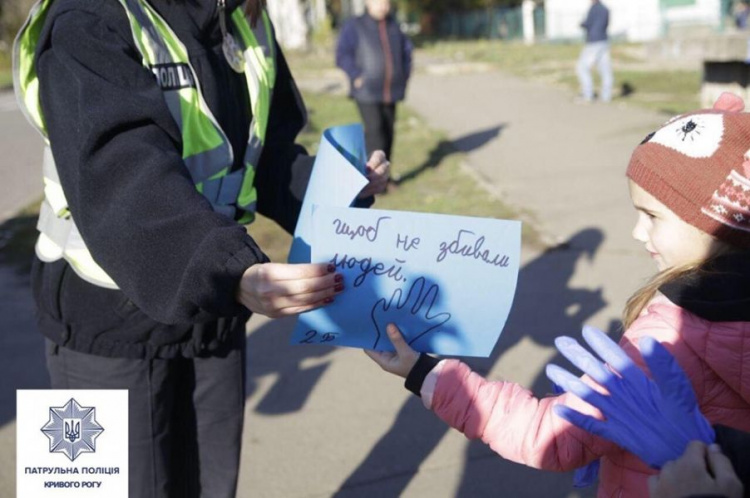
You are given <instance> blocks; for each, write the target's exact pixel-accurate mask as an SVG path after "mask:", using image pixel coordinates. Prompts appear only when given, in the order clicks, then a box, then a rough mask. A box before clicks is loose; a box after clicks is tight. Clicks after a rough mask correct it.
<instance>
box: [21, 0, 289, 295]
mask: <svg viewBox="0 0 750 498" xmlns="http://www.w3.org/2000/svg"><path fill="white" fill-rule="evenodd" d="M53 1H54V0H39V1H38V2H37V3H36V4H35V5H34V7H33V8H32V10H31V12H30V14H29V17H28V19H27V20H26V23H25V24H24V26H23V27H22V28H21V30H20V32H19V34H18V36H17V37H16V41H15V44H14V47H13V78H14V87H15V91H16V96H17V98H18V101H19V104H20V107H21V109H22V110H23V112H24V114H25V115H26V117H27V119H28V120H29V122H31V124H32V125H34V127H36V128H37V130H39V132H40V133H41V135H42V137H43V138H44V140H45V144H46V146H45V152H44V164H43V172H44V201H43V202H42V206H41V210H40V214H39V223H38V225H37V228H38V229H39V232H40V235H39V238H38V240H37V243H36V253H37V255H38V256H39V258H40V259H41V260H42V261H46V262H51V261H57V260H59V259H60V258H65V259H66V260H67V261H68V262H69V263H70V264H71V267H72V268H73V269H74V270H75V271H76V273H77V274H78V275H79V276H80V277H81V278H83V279H85V280H87V281H88V282H91V283H93V284H96V285H99V286H102V287H106V288H111V289H116V288H117V284H115V282H114V281H113V280H112V279H111V278H110V277H109V276H108V275H107V274H106V272H105V271H104V270H103V269H102V268H101V267H100V266H99V265H98V264H97V263H96V261H94V259H93V257H92V256H91V253H90V252H89V250H88V248H87V247H86V244H85V243H84V241H83V239H82V237H81V235H80V233H79V231H78V229H77V227H76V225H75V221H74V217H73V215H72V213H70V211H69V210H68V203H67V200H66V199H65V193H64V191H63V188H62V186H61V185H60V180H59V177H58V174H57V168H56V166H55V163H54V159H53V158H52V153H51V151H50V147H49V140H48V137H47V131H46V127H45V122H44V115H43V113H42V109H41V106H40V103H39V80H38V77H37V74H36V69H35V65H34V53H35V50H36V46H37V43H38V40H39V36H40V33H41V31H42V27H43V26H44V22H45V19H46V17H47V13H48V12H49V8H50V6H51V4H52V2H53ZM119 2H120V4H121V5H122V7H123V8H124V9H125V12H126V13H127V17H128V20H129V22H130V29H131V32H132V34H133V40H134V42H135V45H136V47H137V48H138V51H139V52H140V55H141V58H142V63H143V66H144V67H146V68H147V69H149V70H150V71H151V72H152V73H153V74H154V78H155V80H156V82H157V84H159V86H160V87H161V89H162V93H163V95H164V99H165V101H166V103H167V106H168V108H169V110H170V113H171V114H172V117H173V118H174V120H175V122H176V123H177V125H178V127H179V129H180V131H181V134H182V158H183V160H184V162H185V166H186V167H187V169H188V171H189V172H190V176H191V178H192V179H193V182H194V183H195V186H196V188H197V189H198V191H199V192H201V194H202V195H203V196H204V197H206V199H208V201H209V202H210V203H211V206H212V207H213V209H214V211H216V212H218V213H222V214H224V215H226V216H228V217H231V218H236V219H238V221H239V223H243V224H246V223H250V222H252V221H253V219H254V217H255V208H256V203H257V193H256V190H255V187H254V179H255V168H256V166H257V164H258V161H259V159H260V155H261V152H262V150H263V144H264V143H265V138H266V128H267V125H268V118H269V113H270V106H271V98H272V95H273V87H274V83H275V79H276V54H275V45H274V35H273V28H272V26H271V22H270V20H269V18H268V14H267V13H266V12H265V11H263V12H262V15H261V18H260V19H259V21H258V22H257V25H256V26H255V27H251V26H250V24H249V22H248V21H247V19H246V17H245V14H244V11H243V9H242V7H238V8H236V9H235V10H234V11H233V12H231V13H230V14H229V18H230V19H231V26H232V28H233V32H234V34H235V40H236V43H237V49H238V51H239V52H241V57H240V54H239V53H238V54H237V56H238V59H239V60H240V62H244V64H241V65H242V66H243V67H244V71H243V73H244V74H245V79H246V82H247V90H248V94H249V99H250V102H251V106H252V114H253V117H252V122H251V124H250V132H249V139H248V143H247V147H246V149H245V156H244V158H243V160H244V161H243V162H244V165H245V167H244V168H242V169H239V170H237V171H231V168H232V164H234V153H233V151H232V147H231V144H230V143H229V140H228V139H227V136H226V134H225V133H224V131H223V130H222V129H221V127H220V126H219V124H218V122H217V121H216V119H215V118H214V116H213V114H212V113H211V110H210V109H209V108H208V105H207V104H206V101H205V99H204V98H203V95H202V93H201V89H200V81H198V78H197V77H196V73H195V71H194V70H193V68H192V66H191V64H190V60H189V58H188V52H187V50H186V49H185V46H184V45H183V43H182V42H181V41H180V40H179V38H178V37H177V35H176V34H175V33H174V32H173V31H172V29H171V28H170V27H169V25H168V24H167V23H166V22H165V21H164V19H163V18H162V17H161V16H160V15H159V14H158V13H157V12H156V11H155V10H154V9H153V7H151V5H149V3H148V1H147V0H119Z"/></svg>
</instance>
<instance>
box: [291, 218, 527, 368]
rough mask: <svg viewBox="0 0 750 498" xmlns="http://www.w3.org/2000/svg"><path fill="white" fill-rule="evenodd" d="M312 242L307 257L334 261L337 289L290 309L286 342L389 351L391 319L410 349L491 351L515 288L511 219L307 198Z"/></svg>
mask: <svg viewBox="0 0 750 498" xmlns="http://www.w3.org/2000/svg"><path fill="white" fill-rule="evenodd" d="M312 242H313V244H312V261H314V262H331V263H333V264H335V265H336V270H337V271H338V272H340V273H342V274H343V275H344V284H345V286H346V288H345V290H344V292H343V293H341V294H340V295H339V296H337V297H336V300H335V301H334V303H332V304H330V305H328V306H325V307H323V308H319V309H316V310H313V311H310V312H307V313H303V314H302V315H300V317H299V320H298V323H297V327H296V329H295V331H294V333H293V336H292V343H295V344H327V345H337V346H351V347H357V348H366V349H376V350H380V351H392V350H393V348H392V346H391V344H390V341H389V340H388V338H387V337H386V334H385V327H386V325H387V324H388V323H391V322H392V323H395V324H397V325H398V326H399V327H400V328H401V331H402V332H403V333H404V335H405V337H406V339H407V341H408V342H409V344H411V346H412V347H413V348H414V349H416V350H417V351H422V352H429V353H437V354H444V355H462V356H484V357H486V356H489V355H490V353H491V352H492V348H493V347H494V345H495V343H496V342H497V339H498V338H499V337H500V333H501V332H502V329H503V327H504V325H505V321H506V320H507V318H508V314H509V312H510V308H511V304H512V303H513V296H514V294H515V290H516V282H517V278H518V270H519V263H520V252H521V223H520V222H519V221H505V220H495V219H485V218H472V217H465V216H449V215H439V214H427V213H411V212H403V211H383V210H375V209H349V208H341V207H332V206H315V209H314V217H313V239H312Z"/></svg>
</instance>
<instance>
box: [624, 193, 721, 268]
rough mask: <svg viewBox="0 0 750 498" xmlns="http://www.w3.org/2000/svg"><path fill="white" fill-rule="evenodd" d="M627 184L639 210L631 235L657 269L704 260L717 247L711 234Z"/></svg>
mask: <svg viewBox="0 0 750 498" xmlns="http://www.w3.org/2000/svg"><path fill="white" fill-rule="evenodd" d="M628 183H629V185H630V198H631V199H632V200H633V206H635V210H636V211H638V220H637V221H636V224H635V227H633V238H634V239H635V240H637V241H639V242H643V244H644V245H645V246H646V250H647V251H648V252H649V253H650V254H651V257H652V258H653V259H654V261H655V262H656V266H657V267H658V268H659V271H662V270H666V269H667V268H672V267H676V266H682V265H686V264H690V263H697V262H700V261H703V260H705V259H706V258H708V257H709V256H711V255H713V254H714V252H715V251H717V250H718V247H719V245H720V244H719V243H718V242H717V241H716V240H715V239H714V238H713V237H711V236H710V235H708V234H707V233H705V232H702V231H700V230H698V229H697V228H695V227H694V226H692V225H689V224H687V223H686V222H684V221H683V220H682V218H680V217H679V216H677V215H676V214H674V213H673V212H672V211H671V210H670V209H669V208H668V207H667V206H665V205H664V204H662V203H661V202H660V201H658V200H657V199H656V198H655V197H654V196H653V195H651V194H649V193H648V192H646V191H645V190H643V189H642V188H641V187H639V186H638V185H636V184H635V183H633V181H632V180H631V181H629V182H628Z"/></svg>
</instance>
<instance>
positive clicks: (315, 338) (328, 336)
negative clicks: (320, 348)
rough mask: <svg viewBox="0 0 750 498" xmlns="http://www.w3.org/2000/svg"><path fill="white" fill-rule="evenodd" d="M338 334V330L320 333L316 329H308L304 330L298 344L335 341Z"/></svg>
mask: <svg viewBox="0 0 750 498" xmlns="http://www.w3.org/2000/svg"><path fill="white" fill-rule="evenodd" d="M338 336H339V333H338V332H324V333H322V334H321V333H320V332H318V331H317V330H308V331H307V332H305V338H304V339H302V340H301V341H299V343H300V344H324V343H326V342H332V341H335V340H336V339H337V338H338Z"/></svg>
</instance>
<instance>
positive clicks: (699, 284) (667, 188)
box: [367, 94, 750, 498]
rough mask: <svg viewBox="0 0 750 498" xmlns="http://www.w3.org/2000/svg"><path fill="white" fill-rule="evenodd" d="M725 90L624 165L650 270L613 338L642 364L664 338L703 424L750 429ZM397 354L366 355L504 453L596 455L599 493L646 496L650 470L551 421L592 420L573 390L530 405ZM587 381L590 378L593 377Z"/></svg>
mask: <svg viewBox="0 0 750 498" xmlns="http://www.w3.org/2000/svg"><path fill="white" fill-rule="evenodd" d="M743 109H744V104H743V102H742V100H741V99H740V98H739V97H736V96H734V95H730V94H723V95H722V96H721V97H720V98H719V100H718V101H717V103H716V104H715V105H714V108H713V109H711V110H703V111H698V112H695V113H691V114H687V115H683V116H678V117H676V118H674V119H672V120H671V121H669V122H668V123H667V124H666V125H664V126H663V127H662V128H661V129H659V130H658V131H656V132H654V133H651V134H650V135H648V136H647V137H646V139H644V141H643V142H642V143H641V144H640V145H639V146H638V147H636V149H635V151H634V152H633V155H632V158H631V160H630V164H629V166H628V170H627V176H628V178H629V184H630V195H631V197H632V200H633V204H634V206H635V209H636V211H637V212H638V220H637V222H636V225H635V228H634V229H633V237H634V238H635V239H636V240H638V241H639V242H642V243H643V244H644V246H645V249H646V250H647V251H648V252H649V254H650V255H651V257H652V258H653V259H654V261H655V263H656V266H657V268H658V269H659V273H658V274H657V275H656V276H655V277H654V278H653V279H652V280H651V282H650V283H648V284H647V285H646V286H645V287H644V288H643V289H641V290H639V291H638V292H637V293H636V294H635V295H634V296H633V297H632V298H631V299H630V300H629V301H628V303H627V306H626V309H625V314H624V315H625V316H624V325H625V328H626V331H625V334H624V336H623V338H622V340H621V342H620V345H621V346H622V348H623V349H624V350H625V351H626V353H627V354H628V355H629V356H630V357H631V358H632V359H633V360H634V361H635V362H636V363H637V364H638V365H639V366H640V367H641V368H643V367H644V364H643V361H642V358H641V356H640V353H639V352H638V349H637V344H638V339H639V338H640V337H642V336H645V335H649V336H652V337H654V338H656V339H657V340H658V341H660V342H661V343H663V344H664V345H665V346H666V347H667V348H668V349H669V350H670V351H671V352H672V354H673V355H674V356H675V357H676V359H677V361H678V362H679V364H680V365H681V367H682V368H683V369H684V370H685V371H686V372H687V374H688V376H689V377H690V380H691V383H692V385H693V388H694V389H695V392H696V395H697V398H698V402H699V405H700V409H701V412H703V414H705V416H706V417H707V418H708V420H709V421H710V422H711V423H712V424H723V425H727V426H730V427H734V428H737V429H741V430H745V431H747V430H750V370H747V369H745V370H743V369H742V362H743V359H744V358H746V357H747V356H748V355H750V341H746V340H745V339H746V338H748V339H750V284H748V282H750V257H748V256H749V254H748V248H750V180H749V179H748V178H750V151H748V149H749V148H750V114H746V113H743V112H741V111H742V110H743ZM388 336H389V338H390V340H391V342H393V345H394V346H395V350H396V351H395V352H394V353H381V352H373V351H368V352H367V354H368V356H370V357H371V358H372V359H373V360H374V361H375V362H376V363H378V364H379V365H380V366H381V367H382V368H383V369H384V370H386V371H387V372H390V373H393V374H395V375H399V376H402V377H405V378H406V387H407V388H408V389H410V390H411V391H413V392H414V393H415V394H417V395H421V397H422V399H423V401H424V404H425V406H427V407H428V408H430V409H432V410H433V411H434V412H435V413H436V414H437V415H438V416H439V417H440V418H441V419H443V420H444V421H446V422H447V423H448V424H450V425H451V426H452V427H454V428H456V429H458V430H460V431H461V432H463V433H464V434H465V435H466V436H467V437H468V438H471V439H474V438H481V439H482V440H483V441H484V442H485V443H487V444H489V445H490V447H491V448H492V449H493V450H495V451H496V452H497V453H499V454H500V455H501V456H503V457H504V458H507V459H509V460H513V461H515V462H519V463H523V464H526V465H529V466H532V467H536V468H540V469H546V470H556V471H569V470H572V469H576V468H579V467H582V466H584V465H586V464H588V463H590V462H592V461H593V460H596V459H599V458H600V459H601V467H600V472H599V481H600V487H599V490H598V496H600V497H604V496H606V497H612V496H618V497H634V498H641V497H644V496H648V485H647V478H648V476H649V475H651V474H654V473H656V471H655V470H653V469H652V468H650V467H649V466H647V465H646V464H645V463H644V462H642V461H641V460H640V459H638V457H636V456H635V455H633V454H630V453H628V452H626V451H625V450H623V449H622V448H620V447H618V446H616V445H615V444H614V443H611V442H609V441H606V440H604V439H601V438H598V437H596V436H593V435H591V434H589V433H587V432H585V431H583V430H581V429H578V428H577V427H575V426H573V425H571V424H570V423H568V422H567V421H565V420H563V419H562V418H560V417H557V416H555V415H554V414H553V410H552V407H553V406H554V405H556V404H561V403H564V404H565V405H568V406H570V407H572V408H574V409H576V410H578V411H581V412H585V413H588V414H592V415H594V416H597V417H601V415H600V414H598V412H596V410H595V409H593V408H591V407H590V406H589V405H587V404H586V403H584V402H582V401H581V400H579V399H577V398H575V397H574V396H572V395H570V394H563V395H560V396H556V397H547V398H543V399H537V398H535V397H534V396H533V394H532V393H531V392H529V391H528V390H526V389H524V388H523V387H521V386H519V385H518V384H515V383H511V382H489V381H487V380H485V379H483V378H481V377H480V376H479V375H477V374H476V373H474V372H472V371H471V370H470V369H469V368H468V367H467V366H466V365H465V364H463V363H461V362H459V361H456V360H444V361H439V362H438V361H437V360H435V359H434V358H432V357H429V356H427V355H418V353H416V352H415V351H413V350H412V349H411V348H410V347H409V346H408V345H407V344H406V343H405V341H404V339H403V337H402V336H401V333H400V331H399V330H398V329H397V328H396V326H395V325H389V326H388ZM591 382H593V381H591Z"/></svg>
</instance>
